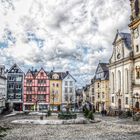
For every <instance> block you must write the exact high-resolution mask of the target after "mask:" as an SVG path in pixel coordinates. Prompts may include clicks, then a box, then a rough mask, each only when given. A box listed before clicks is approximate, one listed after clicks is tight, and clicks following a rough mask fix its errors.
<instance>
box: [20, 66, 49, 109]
mask: <svg viewBox="0 0 140 140" xmlns="http://www.w3.org/2000/svg"><path fill="white" fill-rule="evenodd" d="M49 96H50V82H49V77H48V74H47V73H46V72H45V71H44V69H43V68H41V69H40V71H37V70H34V71H33V70H30V69H29V70H28V72H27V73H26V75H25V79H24V105H23V110H24V111H27V110H28V111H39V110H47V109H48V107H49Z"/></svg>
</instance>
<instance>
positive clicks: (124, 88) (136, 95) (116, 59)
mask: <svg viewBox="0 0 140 140" xmlns="http://www.w3.org/2000/svg"><path fill="white" fill-rule="evenodd" d="M130 3H131V23H130V24H129V27H130V30H131V34H129V33H121V32H117V34H116V37H115V40H114V42H113V54H112V56H111V59H110V65H109V71H110V100H111V108H113V109H116V110H128V109H130V110H135V109H137V110H139V109H140V0H130Z"/></svg>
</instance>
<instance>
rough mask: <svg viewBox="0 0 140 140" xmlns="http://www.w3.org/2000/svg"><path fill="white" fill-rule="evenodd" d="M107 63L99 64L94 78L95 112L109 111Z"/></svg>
mask: <svg viewBox="0 0 140 140" xmlns="http://www.w3.org/2000/svg"><path fill="white" fill-rule="evenodd" d="M108 65H109V64H108V63H99V64H98V66H97V69H96V72H95V77H94V98H95V99H94V100H95V101H94V106H95V109H96V111H99V112H100V111H102V110H108V109H109V104H110V103H109V69H108Z"/></svg>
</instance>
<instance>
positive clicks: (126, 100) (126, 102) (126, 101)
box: [125, 97, 128, 105]
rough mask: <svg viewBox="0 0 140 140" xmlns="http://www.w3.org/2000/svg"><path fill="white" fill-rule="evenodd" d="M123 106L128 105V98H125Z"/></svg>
mask: <svg viewBox="0 0 140 140" xmlns="http://www.w3.org/2000/svg"><path fill="white" fill-rule="evenodd" d="M125 104H126V105H128V97H126V98H125Z"/></svg>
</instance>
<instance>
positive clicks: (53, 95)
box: [50, 72, 63, 111]
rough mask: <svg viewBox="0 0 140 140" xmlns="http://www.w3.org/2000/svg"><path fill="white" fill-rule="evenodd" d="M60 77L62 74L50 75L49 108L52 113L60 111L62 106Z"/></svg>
mask: <svg viewBox="0 0 140 140" xmlns="http://www.w3.org/2000/svg"><path fill="white" fill-rule="evenodd" d="M62 77H63V73H59V72H51V73H50V108H51V109H53V111H60V106H61V104H62Z"/></svg>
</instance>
